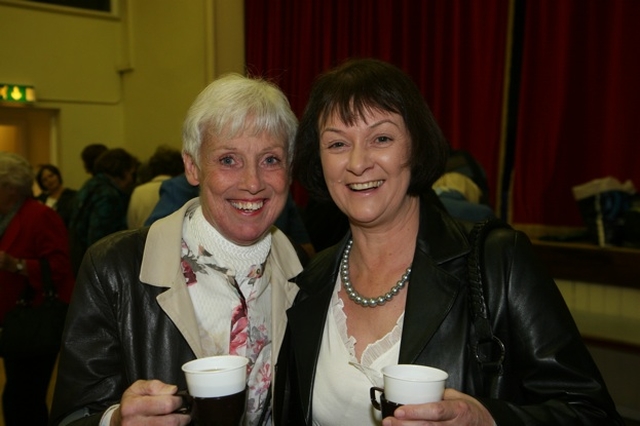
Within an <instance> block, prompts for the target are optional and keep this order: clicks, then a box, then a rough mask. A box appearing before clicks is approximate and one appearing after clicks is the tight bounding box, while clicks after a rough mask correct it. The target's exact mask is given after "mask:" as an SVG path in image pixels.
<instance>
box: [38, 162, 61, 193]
mask: <svg viewBox="0 0 640 426" xmlns="http://www.w3.org/2000/svg"><path fill="white" fill-rule="evenodd" d="M45 170H49V171H50V172H51V174H54V175H56V176H58V180H60V185H62V174H61V173H60V169H58V168H57V167H56V166H54V165H53V164H43V165H42V166H40V170H38V174H37V175H36V182H37V183H38V187H40V190H41V191H43V192H44V191H46V190H47V188H45V187H44V185H43V183H42V174H43V173H44V171H45Z"/></svg>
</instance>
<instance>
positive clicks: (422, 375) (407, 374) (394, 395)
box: [382, 364, 449, 404]
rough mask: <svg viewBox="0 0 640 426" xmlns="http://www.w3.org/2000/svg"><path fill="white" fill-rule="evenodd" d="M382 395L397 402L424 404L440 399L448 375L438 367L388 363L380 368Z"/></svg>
mask: <svg viewBox="0 0 640 426" xmlns="http://www.w3.org/2000/svg"><path fill="white" fill-rule="evenodd" d="M382 377H383V381H384V395H385V398H386V399H387V400H388V401H391V402H395V403H398V404H424V403H426V402H435V401H440V400H442V394H443V393H444V385H445V382H446V380H447V379H448V378H449V375H448V374H447V373H446V372H445V371H442V370H440V369H437V368H433V367H427V366H424V365H415V364H397V365H388V366H386V367H384V368H383V369H382Z"/></svg>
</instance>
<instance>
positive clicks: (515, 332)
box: [274, 199, 623, 426]
mask: <svg viewBox="0 0 640 426" xmlns="http://www.w3.org/2000/svg"><path fill="white" fill-rule="evenodd" d="M420 218H421V219H420V220H421V222H420V230H419V235H418V237H417V244H416V251H415V254H414V259H413V264H412V273H411V281H410V284H409V286H408V294H407V302H406V308H405V318H404V326H403V331H402V341H401V347H400V355H399V359H398V362H399V363H414V364H424V365H431V366H434V367H438V368H441V369H443V370H445V371H447V372H448V373H449V379H448V381H447V387H451V388H454V389H457V390H459V391H462V392H464V393H467V394H470V395H472V396H474V397H475V398H477V399H479V400H480V401H481V402H482V404H484V405H485V406H486V407H487V409H488V410H489V411H490V413H491V415H492V416H493V418H494V420H495V422H496V423H497V425H499V426H502V425H505V426H514V425H553V426H558V425H563V426H564V425H576V426H577V425H580V426H585V425H622V424H623V423H622V420H621V419H620V417H619V415H618V413H617V412H616V410H615V407H614V403H613V401H612V399H611V397H610V396H609V394H608V392H607V389H606V387H605V384H604V382H603V380H602V377H601V376H600V373H599V371H598V369H597V367H596V365H595V364H594V362H593V360H592V358H591V356H590V355H589V352H588V351H587V349H586V347H585V345H584V344H583V342H582V340H581V337H580V334H579V332H578V330H577V328H576V325H575V323H574V321H573V319H572V317H571V314H570V312H569V310H568V309H567V306H566V304H565V302H564V300H563V298H562V295H561V294H560V292H559V291H558V289H557V287H556V285H555V283H554V281H553V280H552V279H551V278H550V277H549V276H548V275H547V273H546V272H545V270H544V268H543V267H542V265H540V264H538V263H537V261H536V259H534V256H533V254H532V250H531V243H530V241H529V240H528V238H527V237H526V236H525V235H524V234H523V233H521V232H516V231H513V230H512V229H499V230H494V231H493V232H491V233H490V236H489V238H488V239H487V241H486V244H485V252H484V253H485V256H484V263H485V267H486V271H487V275H488V276H487V277H485V283H484V288H485V290H484V291H485V298H486V302H487V306H488V311H489V315H490V317H491V326H492V328H493V332H494V334H495V335H496V336H497V337H499V339H501V341H502V342H503V343H504V345H505V347H506V354H505V359H504V364H503V372H502V374H501V375H500V376H498V377H497V379H495V380H492V381H491V382H490V381H489V380H486V379H485V378H484V376H483V373H482V371H481V369H480V367H479V364H478V362H477V361H476V359H475V357H474V354H473V352H472V349H471V347H470V345H471V343H472V342H473V341H474V340H473V333H474V329H473V327H472V326H471V320H470V314H469V303H468V287H469V283H468V279H467V276H468V274H467V269H466V267H467V255H468V254H469V251H470V244H469V240H468V232H469V230H470V228H471V226H470V225H469V224H463V223H461V222H458V221H456V220H454V219H453V218H451V217H450V216H449V215H448V214H446V212H444V210H443V209H442V208H440V207H438V206H436V205H434V204H432V203H429V202H426V201H425V200H424V199H423V200H422V203H421V213H420ZM347 238H348V237H347ZM347 238H345V240H343V241H342V242H341V243H340V244H338V245H337V246H334V247H331V248H329V249H327V250H325V251H324V252H322V253H320V254H318V255H317V256H316V257H315V258H314V259H313V260H312V261H311V264H310V265H309V266H308V267H307V268H306V269H305V271H304V272H303V273H302V274H301V276H299V277H298V279H297V284H298V285H299V287H300V292H299V293H298V297H297V298H296V302H295V303H294V305H293V306H292V307H291V308H290V309H289V310H288V311H287V314H288V318H289V320H288V330H287V336H286V337H285V343H284V346H283V347H282V350H281V351H280V358H279V361H278V367H277V369H278V370H277V374H276V390H275V398H276V401H275V404H276V408H275V413H274V415H275V424H277V425H284V424H288V425H311V417H312V410H313V407H312V401H313V384H314V379H315V376H316V374H317V372H316V366H317V361H318V354H319V351H320V345H321V343H322V342H321V340H322V333H323V329H324V325H325V320H326V317H327V311H328V306H329V302H330V299H331V295H332V293H333V291H334V286H335V282H336V277H337V272H338V265H339V260H340V255H341V254H342V252H343V250H344V246H345V243H346V241H347ZM362 398H365V399H367V400H368V398H369V395H362ZM339 409H340V407H336V410H339Z"/></svg>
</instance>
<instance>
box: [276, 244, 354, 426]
mask: <svg viewBox="0 0 640 426" xmlns="http://www.w3.org/2000/svg"><path fill="white" fill-rule="evenodd" d="M345 242H346V239H345V240H343V244H340V245H339V246H334V247H333V248H331V249H327V250H326V251H325V252H323V253H321V254H319V255H316V256H322V257H324V259H322V261H321V262H314V263H313V265H318V266H319V267H315V268H314V267H313V266H311V267H310V268H308V269H307V270H305V276H306V277H307V278H308V279H305V280H304V281H302V282H298V285H299V286H300V288H301V291H302V290H304V291H303V294H304V295H305V297H303V298H299V300H297V301H296V304H295V305H294V306H293V307H291V308H290V309H289V310H288V311H287V317H288V324H289V328H290V332H291V336H292V339H293V341H295V342H297V344H296V345H295V346H294V347H293V352H294V356H295V359H296V362H295V365H296V371H295V372H294V373H293V374H294V375H296V376H297V377H298V380H299V386H298V390H299V392H300V395H299V396H298V398H299V400H300V401H301V402H302V405H303V407H302V409H303V410H304V417H305V418H306V419H307V421H308V420H309V419H310V410H311V395H312V393H313V382H314V378H315V373H316V365H317V361H318V355H319V353H320V345H321V343H322V335H323V330H324V326H325V321H326V318H327V312H328V306H329V303H330V302H331V296H332V295H333V290H334V285H335V282H336V277H337V272H338V266H337V262H338V260H337V259H339V256H338V254H339V253H342V249H343V246H344V243H345ZM309 284H313V285H317V287H315V288H313V287H310V286H309Z"/></svg>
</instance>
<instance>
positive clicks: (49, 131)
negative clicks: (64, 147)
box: [0, 106, 58, 167]
mask: <svg viewBox="0 0 640 426" xmlns="http://www.w3.org/2000/svg"><path fill="white" fill-rule="evenodd" d="M57 120H58V110H55V109H48V108H34V107H23V106H16V107H12V106H0V151H9V152H15V153H17V154H20V155H22V156H24V157H25V158H26V159H27V160H28V161H29V163H31V165H33V167H37V166H38V165H39V164H45V163H53V164H57V162H58V158H57V130H56V129H57Z"/></svg>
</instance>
